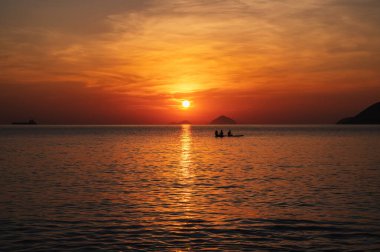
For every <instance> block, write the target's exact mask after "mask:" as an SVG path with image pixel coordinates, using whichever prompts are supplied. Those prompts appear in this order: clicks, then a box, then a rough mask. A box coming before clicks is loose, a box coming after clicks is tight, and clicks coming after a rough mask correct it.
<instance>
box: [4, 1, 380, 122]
mask: <svg viewBox="0 0 380 252" xmlns="http://www.w3.org/2000/svg"><path fill="white" fill-rule="evenodd" d="M378 13H380V1H378V0H303V1H299V0H271V1H269V0H267V1H265V0H107V1H104V0H81V1H77V0H75V1H74V0H17V1H14V0H1V1H0V123H10V122H12V121H23V120H24V121H25V120H29V119H30V118H33V119H35V120H36V121H37V122H40V123H47V124H166V123H169V122H173V121H182V120H189V121H191V122H192V123H199V124H203V123H208V122H210V121H211V120H212V119H214V118H215V117H217V116H219V115H226V116H229V117H231V118H234V119H235V120H236V121H237V122H239V123H252V124H254V123H260V124H271V123H275V124H292V123H335V122H336V121H338V120H339V119H341V118H343V117H347V116H351V115H355V114H357V113H358V112H360V111H361V110H362V109H364V108H365V107H367V106H369V105H371V104H372V103H375V102H377V101H379V100H380V15H378ZM183 100H189V101H190V102H191V106H190V107H189V108H187V109H185V108H182V107H181V102H182V101H183Z"/></svg>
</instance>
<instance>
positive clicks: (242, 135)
mask: <svg viewBox="0 0 380 252" xmlns="http://www.w3.org/2000/svg"><path fill="white" fill-rule="evenodd" d="M243 136H244V135H232V136H228V135H223V136H215V138H223V137H243Z"/></svg>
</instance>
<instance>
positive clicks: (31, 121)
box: [12, 119, 37, 125]
mask: <svg viewBox="0 0 380 252" xmlns="http://www.w3.org/2000/svg"><path fill="white" fill-rule="evenodd" d="M12 124H13V125H36V124H37V122H36V121H34V120H33V119H31V120H29V121H27V122H12Z"/></svg>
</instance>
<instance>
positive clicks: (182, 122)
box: [170, 120, 191, 124]
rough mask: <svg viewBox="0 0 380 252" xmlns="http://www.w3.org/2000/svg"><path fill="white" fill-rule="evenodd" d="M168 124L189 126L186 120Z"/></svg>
mask: <svg viewBox="0 0 380 252" xmlns="http://www.w3.org/2000/svg"><path fill="white" fill-rule="evenodd" d="M170 124H191V122H190V121H187V120H183V121H180V122H171V123H170Z"/></svg>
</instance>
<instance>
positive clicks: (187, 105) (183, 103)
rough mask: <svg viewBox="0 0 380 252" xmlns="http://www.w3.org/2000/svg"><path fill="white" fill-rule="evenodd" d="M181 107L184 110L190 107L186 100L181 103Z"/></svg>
mask: <svg viewBox="0 0 380 252" xmlns="http://www.w3.org/2000/svg"><path fill="white" fill-rule="evenodd" d="M182 107H184V108H188V107H190V102H189V101H188V100H184V101H182Z"/></svg>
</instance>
